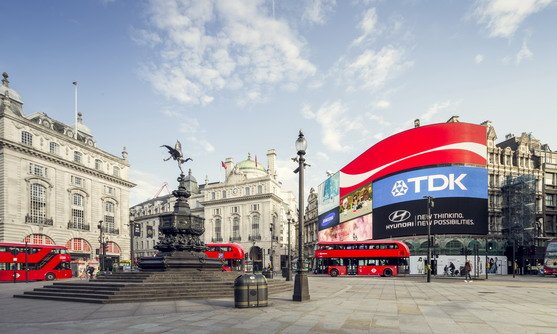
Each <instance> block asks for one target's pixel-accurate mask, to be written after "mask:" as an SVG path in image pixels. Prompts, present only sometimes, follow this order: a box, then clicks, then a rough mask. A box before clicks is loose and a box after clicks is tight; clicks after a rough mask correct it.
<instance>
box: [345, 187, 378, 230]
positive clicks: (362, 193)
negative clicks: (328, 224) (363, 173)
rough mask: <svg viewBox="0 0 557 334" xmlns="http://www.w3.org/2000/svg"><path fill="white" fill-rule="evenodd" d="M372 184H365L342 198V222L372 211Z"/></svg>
mask: <svg viewBox="0 0 557 334" xmlns="http://www.w3.org/2000/svg"><path fill="white" fill-rule="evenodd" d="M371 198H372V191H371V184H368V185H365V186H363V187H361V188H358V189H357V190H355V191H353V192H351V193H350V194H348V196H345V197H343V198H341V199H340V209H339V211H340V222H341V223H343V222H345V221H348V220H351V219H354V218H356V217H359V216H363V215H366V214H370V213H371Z"/></svg>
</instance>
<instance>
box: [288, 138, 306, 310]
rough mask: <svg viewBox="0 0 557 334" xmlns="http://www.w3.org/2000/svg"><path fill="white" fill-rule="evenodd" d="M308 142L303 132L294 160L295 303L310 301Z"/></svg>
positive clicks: (297, 143) (297, 142) (297, 141)
mask: <svg viewBox="0 0 557 334" xmlns="http://www.w3.org/2000/svg"><path fill="white" fill-rule="evenodd" d="M306 148H307V141H306V139H305V138H304V134H303V133H302V130H300V133H299V135H298V139H297V140H296V151H298V157H297V158H294V161H297V162H298V168H296V169H295V170H294V173H299V174H298V175H299V184H298V188H299V189H298V190H299V194H298V210H299V211H298V268H297V270H296V277H295V278H294V294H293V296H292V300H293V301H297V302H303V301H309V283H308V276H307V273H306V272H304V253H303V234H302V227H303V221H304V169H305V167H306V166H307V164H306V163H305V161H306V159H304V155H305V154H306Z"/></svg>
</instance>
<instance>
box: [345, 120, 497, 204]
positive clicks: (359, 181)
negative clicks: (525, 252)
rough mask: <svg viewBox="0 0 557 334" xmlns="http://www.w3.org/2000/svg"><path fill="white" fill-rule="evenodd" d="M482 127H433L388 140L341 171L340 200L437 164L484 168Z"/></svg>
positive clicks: (395, 136) (467, 125)
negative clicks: (399, 174) (397, 175)
mask: <svg viewBox="0 0 557 334" xmlns="http://www.w3.org/2000/svg"><path fill="white" fill-rule="evenodd" d="M486 156H487V135H486V128H485V126H483V125H476V124H469V123H460V122H457V123H442V124H433V125H427V126H422V127H418V128H414V129H411V130H407V131H404V132H401V133H398V134H396V135H393V136H391V137H388V138H386V139H384V140H382V141H380V142H379V143H377V144H375V145H374V146H372V147H370V148H369V149H368V150H367V151H365V152H364V153H362V154H361V155H360V156H358V157H357V158H356V159H354V160H353V161H352V162H350V163H349V164H348V165H346V166H345V167H344V168H342V169H341V170H340V197H344V196H345V195H347V194H348V193H351V192H352V191H354V190H356V189H358V188H360V187H362V186H364V185H365V184H369V183H371V182H372V181H374V180H376V179H378V178H380V177H382V176H385V175H389V174H393V173H397V172H400V171H403V170H407V169H413V168H417V167H425V166H431V165H438V164H474V165H484V166H485V165H486V163H487V160H486Z"/></svg>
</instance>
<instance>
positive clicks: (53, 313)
mask: <svg viewBox="0 0 557 334" xmlns="http://www.w3.org/2000/svg"><path fill="white" fill-rule="evenodd" d="M44 284H48V283H45V282H33V283H17V284H13V283H1V284H0V301H1V302H0V332H1V333H25V334H32V333H72V334H73V333H227V334H234V333H451V334H454V333H513V334H514V333H557V279H556V278H554V277H526V276H524V277H522V276H517V277H516V278H514V279H513V278H512V276H490V277H489V279H488V280H477V281H474V282H472V283H465V282H464V281H463V280H462V279H451V278H444V279H442V278H435V277H434V278H432V282H431V283H426V282H425V277H396V278H381V277H336V278H332V277H327V276H310V277H309V285H310V295H311V300H310V301H308V302H303V303H299V302H293V301H292V293H291V292H286V293H280V294H275V295H271V296H269V303H270V306H268V307H262V308H244V309H238V308H234V299H233V298H223V299H211V300H182V301H169V302H149V303H127V304H108V305H98V304H85V303H71V302H58V301H43V300H31V299H20V298H13V297H12V296H13V294H15V293H21V292H22V291H28V290H31V289H32V288H34V287H40V286H43V285H44Z"/></svg>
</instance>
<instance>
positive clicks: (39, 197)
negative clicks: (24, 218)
mask: <svg viewBox="0 0 557 334" xmlns="http://www.w3.org/2000/svg"><path fill="white" fill-rule="evenodd" d="M30 211H31V212H30V216H31V223H33V224H42V223H44V221H45V220H46V187H45V186H43V185H41V184H38V183H33V184H31V210H30Z"/></svg>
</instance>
